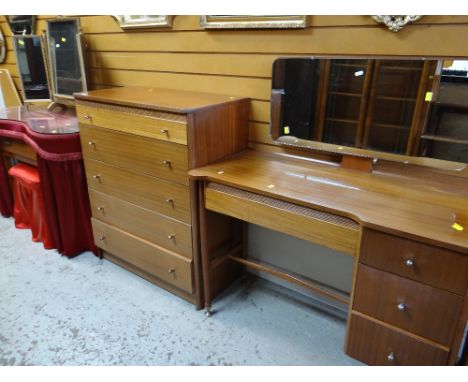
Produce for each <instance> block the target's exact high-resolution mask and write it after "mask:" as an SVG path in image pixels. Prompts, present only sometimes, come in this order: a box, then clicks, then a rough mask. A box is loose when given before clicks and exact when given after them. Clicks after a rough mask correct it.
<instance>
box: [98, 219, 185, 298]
mask: <svg viewBox="0 0 468 382" xmlns="http://www.w3.org/2000/svg"><path fill="white" fill-rule="evenodd" d="M91 221H92V225H93V233H94V240H95V242H96V245H97V246H98V247H100V248H102V249H104V250H105V251H108V252H110V253H112V254H113V255H115V256H117V257H120V258H121V259H123V260H125V261H127V262H129V263H131V264H133V265H135V266H137V267H138V268H140V269H143V270H145V271H147V272H150V273H151V274H153V275H155V276H157V277H159V278H160V279H162V280H164V281H165V282H168V283H170V284H172V285H175V286H177V287H179V288H181V289H183V290H185V291H187V292H189V293H191V292H192V261H191V260H189V259H186V258H184V257H182V256H179V255H177V254H176V253H174V252H169V251H167V250H165V249H164V248H161V247H159V246H157V245H154V244H152V243H150V242H147V241H145V240H141V239H138V238H137V237H135V236H133V235H131V234H129V233H126V232H125V231H121V230H119V229H117V228H115V227H112V226H110V225H107V224H105V223H102V222H100V221H99V220H96V219H94V218H92V219H91Z"/></svg>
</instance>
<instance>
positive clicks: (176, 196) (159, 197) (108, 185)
mask: <svg viewBox="0 0 468 382" xmlns="http://www.w3.org/2000/svg"><path fill="white" fill-rule="evenodd" d="M84 162H85V167H86V178H87V181H88V187H89V188H90V189H93V190H96V191H99V192H102V193H104V194H108V195H111V196H114V197H117V198H119V199H123V200H126V201H128V202H130V203H132V204H136V205H139V206H141V207H143V208H147V209H150V210H152V211H154V212H158V213H161V214H163V215H167V216H169V217H171V218H174V219H177V220H180V221H182V222H185V223H188V224H190V223H191V214H190V192H189V188H188V187H186V186H182V185H180V184H175V183H172V182H168V181H165V180H162V179H159V178H155V177H151V176H147V175H140V174H136V173H134V172H131V171H127V170H124V169H121V168H119V167H115V166H111V165H108V164H105V163H103V162H98V161H95V160H91V159H88V160H86V159H85V161H84Z"/></svg>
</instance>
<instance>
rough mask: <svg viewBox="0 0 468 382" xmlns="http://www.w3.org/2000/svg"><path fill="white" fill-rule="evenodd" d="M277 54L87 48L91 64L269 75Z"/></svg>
mask: <svg viewBox="0 0 468 382" xmlns="http://www.w3.org/2000/svg"><path fill="white" fill-rule="evenodd" d="M278 57H280V55H257V54H211V53H184V52H178V53H154V52H89V54H88V58H89V61H88V64H89V65H90V67H93V68H107V69H126V70H130V69H131V70H145V71H160V72H161V71H162V72H179V73H196V74H197V73H198V74H214V75H228V76H242V77H246V76H250V77H266V78H270V77H271V73H272V65H273V61H274V60H275V59H276V58H278Z"/></svg>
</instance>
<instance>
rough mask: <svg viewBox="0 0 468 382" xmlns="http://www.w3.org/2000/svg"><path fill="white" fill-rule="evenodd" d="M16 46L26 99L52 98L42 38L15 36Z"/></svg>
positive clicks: (24, 97) (17, 60) (17, 61)
mask: <svg viewBox="0 0 468 382" xmlns="http://www.w3.org/2000/svg"><path fill="white" fill-rule="evenodd" d="M14 47H15V52H16V63H17V65H18V69H19V70H18V71H19V74H20V80H21V85H22V91H23V99H24V101H31V100H50V92H49V82H48V78H47V72H46V68H45V61H44V51H43V47H42V39H41V38H40V37H39V36H14Z"/></svg>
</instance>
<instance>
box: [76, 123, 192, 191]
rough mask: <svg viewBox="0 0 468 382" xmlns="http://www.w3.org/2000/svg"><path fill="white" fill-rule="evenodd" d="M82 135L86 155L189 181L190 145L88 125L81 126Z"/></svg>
mask: <svg viewBox="0 0 468 382" xmlns="http://www.w3.org/2000/svg"><path fill="white" fill-rule="evenodd" d="M80 136H81V147H82V150H83V154H84V155H85V157H86V158H90V159H95V160H99V161H102V162H106V163H109V164H112V165H116V166H120V167H124V168H126V169H129V170H132V171H135V172H139V173H143V174H148V175H151V176H156V177H158V178H163V179H166V180H170V181H172V182H176V183H181V184H184V185H187V186H188V184H189V180H188V174H187V172H188V149H187V146H183V145H178V144H174V143H169V142H162V141H160V140H157V139H150V138H146V137H141V136H137V135H133V134H125V133H120V132H115V131H112V130H109V129H103V128H100V127H94V126H93V127H91V126H88V125H82V126H81V128H80Z"/></svg>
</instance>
